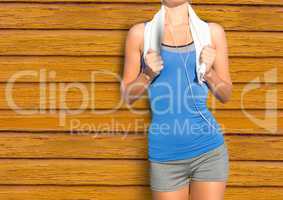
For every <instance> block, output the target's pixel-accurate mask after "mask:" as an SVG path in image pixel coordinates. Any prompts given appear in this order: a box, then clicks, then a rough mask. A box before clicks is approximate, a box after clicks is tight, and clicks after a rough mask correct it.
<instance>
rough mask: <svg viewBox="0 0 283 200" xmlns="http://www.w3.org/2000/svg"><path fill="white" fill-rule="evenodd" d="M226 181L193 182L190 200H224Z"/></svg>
mask: <svg viewBox="0 0 283 200" xmlns="http://www.w3.org/2000/svg"><path fill="white" fill-rule="evenodd" d="M225 188H226V182H225V181H191V183H190V200H223V199H224V193H225Z"/></svg>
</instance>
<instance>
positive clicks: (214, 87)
mask: <svg viewBox="0 0 283 200" xmlns="http://www.w3.org/2000/svg"><path fill="white" fill-rule="evenodd" d="M204 78H205V80H206V82H207V83H208V85H209V88H210V89H211V91H212V93H213V94H214V96H215V97H217V99H219V100H220V101H221V102H222V103H226V102H228V100H229V98H230V96H231V93H232V85H231V84H229V83H227V82H225V81H223V80H222V79H221V78H220V77H219V76H218V75H217V73H216V72H215V70H213V69H212V70H211V71H210V72H209V73H208V74H206V75H205V76H204Z"/></svg>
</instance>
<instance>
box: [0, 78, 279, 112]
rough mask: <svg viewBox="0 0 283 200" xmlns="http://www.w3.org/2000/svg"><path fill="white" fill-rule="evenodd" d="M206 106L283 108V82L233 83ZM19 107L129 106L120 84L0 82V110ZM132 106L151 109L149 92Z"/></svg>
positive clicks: (210, 98) (208, 101) (210, 107)
mask: <svg viewBox="0 0 283 200" xmlns="http://www.w3.org/2000/svg"><path fill="white" fill-rule="evenodd" d="M44 93H46V95H44ZM172 95H173V94H172ZM171 101H173V99H171ZM179 101H181V98H180V100H179ZM43 104H44V105H43ZM207 105H208V108H209V109H283V85H282V84H268V83H252V82H251V83H247V84H234V85H233V93H232V96H231V100H230V101H229V102H228V103H226V104H223V103H221V102H220V101H219V100H218V99H217V98H216V97H214V96H213V95H212V93H211V92H209V95H208V99H207ZM16 108H17V109H92V110H94V109H125V108H127V105H125V104H122V99H121V94H120V84H119V83H48V84H42V83H16V84H13V85H10V84H8V83H7V84H4V83H2V84H0V109H16ZM132 108H139V109H150V106H149V99H148V94H147V92H145V94H144V95H143V97H142V98H140V99H139V100H137V101H136V102H135V103H134V104H133V106H132Z"/></svg>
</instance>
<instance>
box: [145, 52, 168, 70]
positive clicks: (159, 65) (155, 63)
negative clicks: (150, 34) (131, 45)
mask: <svg viewBox="0 0 283 200" xmlns="http://www.w3.org/2000/svg"><path fill="white" fill-rule="evenodd" d="M145 64H146V65H147V66H148V67H149V68H150V69H151V70H152V71H153V72H154V73H156V74H159V73H160V71H161V70H162V69H163V67H164V66H163V60H162V57H161V56H160V54H159V53H158V52H156V51H154V50H152V49H149V50H148V52H147V54H146V56H145Z"/></svg>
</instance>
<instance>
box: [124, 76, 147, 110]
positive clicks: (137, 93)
mask: <svg viewBox="0 0 283 200" xmlns="http://www.w3.org/2000/svg"><path fill="white" fill-rule="evenodd" d="M150 83H151V79H148V78H147V76H146V75H145V74H144V73H143V72H141V73H140V74H139V75H138V77H137V78H136V79H135V80H134V81H133V82H131V83H129V84H128V85H127V86H125V88H124V89H123V90H122V92H123V95H122V96H123V99H124V101H125V102H126V103H127V104H129V105H131V104H133V103H134V102H135V101H136V100H137V99H139V98H140V97H141V96H142V95H143V94H144V93H145V91H146V90H147V88H148V86H149V85H150Z"/></svg>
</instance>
